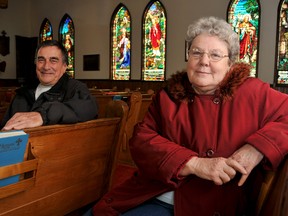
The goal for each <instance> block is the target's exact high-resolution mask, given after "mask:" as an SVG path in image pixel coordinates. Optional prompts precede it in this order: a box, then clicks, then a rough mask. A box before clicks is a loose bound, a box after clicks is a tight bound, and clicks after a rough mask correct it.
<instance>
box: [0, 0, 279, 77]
mask: <svg viewBox="0 0 288 216" xmlns="http://www.w3.org/2000/svg"><path fill="white" fill-rule="evenodd" d="M259 1H260V4H261V23H260V27H261V30H260V41H259V46H260V47H259V67H258V77H259V78H260V79H262V80H264V81H266V82H269V83H273V79H274V61H275V49H276V47H275V46H276V43H275V40H276V29H277V28H276V26H277V8H278V4H279V0H272V1H271V0H259ZM161 2H162V3H163V5H164V7H165V9H166V11H167V62H166V66H167V76H170V75H171V74H172V73H174V72H175V71H177V70H182V69H184V68H185V64H186V63H185V60H184V48H185V47H184V46H185V43H184V39H185V33H186V29H187V26H188V25H189V24H190V23H191V22H192V21H193V20H195V19H197V18H199V17H202V16H210V15H213V16H218V17H221V18H223V19H226V13H227V12H226V11H227V8H228V4H229V0H217V1H216V0H206V1H191V0H177V1H175V0H161ZM30 3H31V4H30ZM119 3H123V4H124V5H125V6H126V7H127V8H128V10H129V11H130V14H131V19H132V53H131V57H132V65H131V67H132V79H135V80H137V79H140V77H141V30H142V28H141V22H142V15H143V11H144V9H145V7H146V5H147V4H148V3H149V0H122V1H119V0H81V1H79V0H49V1H47V0H9V5H8V9H0V31H2V30H5V31H6V32H7V33H8V36H10V41H11V42H10V55H9V56H7V57H6V59H7V63H8V67H7V68H6V72H5V73H0V79H1V78H6V79H14V78H15V77H16V75H15V71H16V65H15V35H21V36H31V37H32V36H33V37H35V36H38V34H39V28H40V26H41V23H42V21H43V19H44V18H48V19H49V20H50V22H51V24H52V26H53V30H54V38H56V39H57V38H58V28H59V22H60V20H61V19H62V17H63V15H64V14H65V13H68V14H69V15H70V16H71V18H72V19H73V21H74V25H75V31H76V33H75V40H76V47H75V48H76V50H75V54H76V59H75V67H76V73H75V76H76V78H77V79H108V78H109V64H110V62H109V43H110V19H111V16H112V14H113V11H114V9H115V8H116V7H117V6H118V4H119ZM86 54H100V71H83V70H82V68H83V65H82V59H83V55H86ZM0 60H2V56H1V55H0Z"/></svg>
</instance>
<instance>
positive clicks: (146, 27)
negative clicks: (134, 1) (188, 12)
mask: <svg viewBox="0 0 288 216" xmlns="http://www.w3.org/2000/svg"><path fill="white" fill-rule="evenodd" d="M142 25H143V35H142V37H143V38H142V40H143V50H142V52H143V56H142V80H144V81H164V79H165V70H166V68H165V66H166V11H165V8H164V7H163V5H162V4H161V2H160V1H151V2H150V3H149V4H148V5H147V7H146V9H145V12H144V15H143V24H142Z"/></svg>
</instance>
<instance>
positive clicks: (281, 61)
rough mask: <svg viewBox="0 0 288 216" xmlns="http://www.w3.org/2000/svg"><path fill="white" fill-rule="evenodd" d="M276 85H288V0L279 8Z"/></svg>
mask: <svg viewBox="0 0 288 216" xmlns="http://www.w3.org/2000/svg"><path fill="white" fill-rule="evenodd" d="M277 43H278V47H277V63H276V64H277V65H276V67H277V68H276V75H275V82H276V85H287V84H288V0H282V1H280V3H279V7H278V39H277Z"/></svg>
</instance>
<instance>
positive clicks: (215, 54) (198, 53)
mask: <svg viewBox="0 0 288 216" xmlns="http://www.w3.org/2000/svg"><path fill="white" fill-rule="evenodd" d="M205 53H206V54H207V55H208V58H209V59H210V61H213V62H217V61H220V60H221V59H223V58H225V57H229V55H223V54H222V53H220V52H219V51H217V50H215V51H212V52H204V51H203V50H201V49H198V48H192V49H191V50H190V51H189V55H190V56H192V58H194V59H200V58H202V57H203V56H204V54H205Z"/></svg>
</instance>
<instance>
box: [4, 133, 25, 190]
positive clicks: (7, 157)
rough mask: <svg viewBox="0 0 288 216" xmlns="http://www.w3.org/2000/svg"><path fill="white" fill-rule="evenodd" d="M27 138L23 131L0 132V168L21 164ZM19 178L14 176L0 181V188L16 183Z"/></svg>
mask: <svg viewBox="0 0 288 216" xmlns="http://www.w3.org/2000/svg"><path fill="white" fill-rule="evenodd" d="M28 136H29V135H28V134H26V133H25V132H24V131H23V130H12V131H5V132H4V131H3V132H0V167H2V166H7V165H11V164H16V163H21V162H23V160H24V155H25V151H26V146H27V143H28ZM19 178H20V175H15V176H11V177H8V178H5V179H0V187H3V186H6V185H9V184H13V183H16V182H18V181H19Z"/></svg>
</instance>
